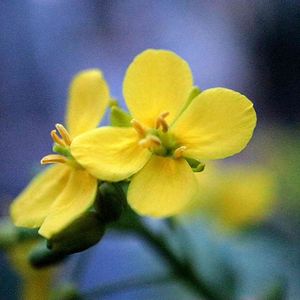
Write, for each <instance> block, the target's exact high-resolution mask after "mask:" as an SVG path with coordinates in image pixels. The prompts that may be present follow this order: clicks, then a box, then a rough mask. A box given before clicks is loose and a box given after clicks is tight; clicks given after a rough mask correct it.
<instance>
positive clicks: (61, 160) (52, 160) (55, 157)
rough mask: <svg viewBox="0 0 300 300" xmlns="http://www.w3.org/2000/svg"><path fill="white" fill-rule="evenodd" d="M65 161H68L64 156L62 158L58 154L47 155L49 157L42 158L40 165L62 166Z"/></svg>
mask: <svg viewBox="0 0 300 300" xmlns="http://www.w3.org/2000/svg"><path fill="white" fill-rule="evenodd" d="M67 161H68V159H67V158H66V157H65V156H62V155H59V154H49V155H46V156H44V157H43V158H42V159H41V164H42V165H47V164H55V163H61V164H64V163H66V162H67Z"/></svg>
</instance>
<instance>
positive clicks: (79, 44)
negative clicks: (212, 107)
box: [0, 0, 300, 299]
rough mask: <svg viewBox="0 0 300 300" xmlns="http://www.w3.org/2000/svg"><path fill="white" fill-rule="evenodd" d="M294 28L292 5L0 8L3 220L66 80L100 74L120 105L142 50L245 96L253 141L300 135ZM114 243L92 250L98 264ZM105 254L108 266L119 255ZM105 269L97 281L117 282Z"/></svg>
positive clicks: (37, 154)
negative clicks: (283, 132)
mask: <svg viewBox="0 0 300 300" xmlns="http://www.w3.org/2000/svg"><path fill="white" fill-rule="evenodd" d="M299 20H300V2H299V1H277V0H276V1H258V0H257V1H231V0H230V1H179V0H173V1H171V0H165V1H154V0H153V1H147V0H146V1H138V0H127V1H121V0H115V1H96V0H88V1H83V0H77V1H76V0H69V1H66V0H65V1H59V0H31V1H29V0H27V1H16V0H15V1H14V0H12V1H1V2H0V25H1V35H0V62H1V63H0V79H1V80H0V84H1V88H0V128H1V144H0V153H1V155H2V159H1V161H0V170H1V172H0V199H1V202H0V209H1V210H0V212H1V214H2V215H6V214H7V209H8V205H9V202H10V201H11V200H12V199H13V198H14V197H15V196H16V195H17V194H18V193H19V192H20V191H21V190H22V188H23V187H25V186H26V184H27V183H28V181H29V180H30V178H32V176H33V174H35V173H36V171H37V170H38V169H39V168H40V166H39V159H40V158H41V157H42V156H44V155H46V154H48V153H49V152H50V150H51V140H50V136H49V132H50V130H51V129H52V128H53V126H54V124H55V123H57V122H63V118H64V112H65V104H66V99H67V91H68V85H69V83H70V81H71V79H72V77H73V75H74V74H75V73H76V72H78V71H80V70H83V69H86V68H100V69H102V70H103V72H104V74H105V77H106V79H107V81H108V83H109V85H110V88H111V94H112V96H113V97H115V98H117V99H118V100H119V101H120V102H121V101H122V102H123V98H122V80H123V76H124V73H125V71H126V68H127V66H128V64H129V63H130V62H131V60H132V59H133V58H134V57H135V55H137V54H138V53H140V52H141V51H143V50H145V49H147V48H162V49H170V50H173V51H175V52H176V53H177V54H179V55H180V56H182V57H183V58H184V59H185V60H187V61H188V63H189V64H190V65H191V68H192V70H193V74H194V80H195V83H196V84H197V85H198V86H199V87H200V88H201V89H206V88H209V87H216V86H224V87H227V88H231V89H235V90H238V91H240V92H242V93H244V94H245V95H247V96H248V97H249V98H250V99H251V100H252V101H253V102H254V104H255V107H256V110H257V112H258V120H259V123H258V130H257V132H258V134H259V130H260V129H261V128H271V129H272V128H277V127H279V126H282V127H295V128H298V129H299V123H300V110H299V100H298V99H299V94H300V90H299V89H300V24H299V23H300V22H299ZM254 140H255V137H254ZM254 143H255V141H254ZM268 155H269V153H268ZM28 213H30V212H28ZM112 243H113V242H111V241H109V240H108V241H105V243H104V245H103V247H102V246H101V245H99V247H100V246H101V247H100V248H101V249H102V250H100V252H102V257H105V253H107V252H105V251H104V250H103V249H106V248H108V249H110V248H111V247H112V246H111V245H112ZM128 243H129V244H130V245H131V246H128V247H129V248H127V249H132V247H133V249H135V248H136V247H137V246H136V245H135V244H134V242H133V241H132V239H129V240H128ZM132 243H133V244H134V245H132ZM122 245H123V246H120V245H119V246H118V247H124V245H127V244H122ZM105 247H106V248H105ZM126 247H127V246H126ZM126 247H125V248H126ZM112 248H113V249H114V250H109V251H111V252H109V253H110V256H111V257H114V258H113V259H112V260H113V261H114V260H115V257H116V255H117V256H118V253H119V250H118V249H120V248H117V250H116V248H115V247H112ZM137 248H139V247H137ZM122 251H123V250H122ZM128 251H129V252H130V250H128ZM114 252H115V253H114ZM132 253H134V251H133V252H131V255H132ZM114 255H115V256H114ZM106 256H107V254H106ZM134 257H135V255H133V258H132V259H134ZM99 259H100V260H101V257H100V258H99V257H98V260H99ZM106 259H107V260H109V259H110V258H109V257H107V258H106ZM280 263H281V262H280ZM112 265H114V266H115V268H111V269H110V271H105V272H108V273H109V272H110V273H111V274H113V275H115V274H118V272H119V271H118V269H117V265H118V264H117V263H112ZM107 268H108V267H107V266H106V269H105V268H104V269H105V270H107ZM120 269H122V270H123V271H124V270H125V271H124V272H125V273H126V270H128V269H130V267H128V266H125V265H124V266H123V267H121V268H120ZM96 271H97V270H95V272H96ZM103 272H104V271H103ZM105 272H104V273H105ZM98 273H101V270H99V269H98ZM104 273H102V277H104V275H103V274H104ZM89 276H90V277H91V278H93V277H94V276H95V275H93V274H90V275H89ZM99 276H100V277H101V274H99ZM107 276H108V275H107ZM107 276H106V278H107ZM102 277H101V278H102ZM108 277H109V276H108ZM115 277H116V276H115ZM149 297H151V296H149ZM151 298H152V297H151ZM116 299H127V298H118V297H116ZM128 299H130V298H128ZM131 299H132V298H131ZM166 299H167V298H166ZM170 299H174V298H172V297H171V298H170Z"/></svg>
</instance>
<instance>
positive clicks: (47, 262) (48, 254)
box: [29, 241, 67, 269]
mask: <svg viewBox="0 0 300 300" xmlns="http://www.w3.org/2000/svg"><path fill="white" fill-rule="evenodd" d="M66 257H67V255H66V254H63V253H61V252H54V251H51V250H49V249H48V248H47V246H46V243H45V241H43V242H41V243H39V244H38V245H37V246H36V247H34V248H33V250H32V251H31V252H30V254H29V262H30V264H31V265H32V266H33V267H34V268H36V269H40V268H45V267H48V266H52V265H55V264H58V263H60V262H62V261H63V260H64V259H65V258H66Z"/></svg>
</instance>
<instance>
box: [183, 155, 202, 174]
mask: <svg viewBox="0 0 300 300" xmlns="http://www.w3.org/2000/svg"><path fill="white" fill-rule="evenodd" d="M185 160H186V161H187V163H188V164H189V165H190V167H191V168H192V170H193V172H202V171H204V168H205V164H204V163H202V162H201V161H198V160H196V159H193V158H186V159H185Z"/></svg>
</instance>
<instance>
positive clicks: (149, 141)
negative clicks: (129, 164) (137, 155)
mask: <svg viewBox="0 0 300 300" xmlns="http://www.w3.org/2000/svg"><path fill="white" fill-rule="evenodd" d="M139 144H140V145H141V146H142V147H144V148H148V149H151V148H154V147H157V146H160V145H161V141H160V139H159V138H158V137H157V136H155V135H148V136H147V137H146V138H144V139H142V140H140V141H139Z"/></svg>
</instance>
